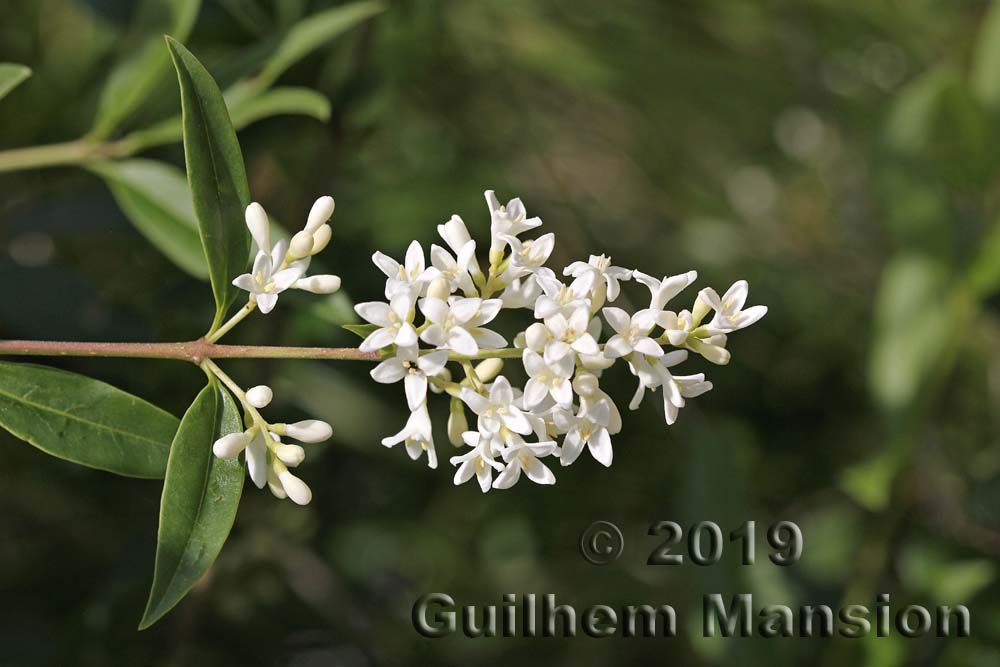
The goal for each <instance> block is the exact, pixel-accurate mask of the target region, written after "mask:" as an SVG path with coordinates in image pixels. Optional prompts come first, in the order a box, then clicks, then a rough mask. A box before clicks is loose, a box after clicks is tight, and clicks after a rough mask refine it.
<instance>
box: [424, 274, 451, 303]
mask: <svg viewBox="0 0 1000 667" xmlns="http://www.w3.org/2000/svg"><path fill="white" fill-rule="evenodd" d="M450 294H451V289H450V288H449V287H448V281H447V280H445V279H444V278H440V277H438V278H435V279H434V280H432V281H431V284H430V287H428V288H427V297H428V298H429V299H441V300H442V301H447V300H448V296H449V295H450Z"/></svg>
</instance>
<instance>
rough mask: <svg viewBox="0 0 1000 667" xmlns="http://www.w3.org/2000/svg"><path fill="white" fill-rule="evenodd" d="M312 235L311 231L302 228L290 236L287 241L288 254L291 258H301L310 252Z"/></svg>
mask: <svg viewBox="0 0 1000 667" xmlns="http://www.w3.org/2000/svg"><path fill="white" fill-rule="evenodd" d="M312 249H313V235H312V232H307V231H306V230H304V229H303V230H302V231H301V232H298V233H296V234H295V236H293V237H292V240H291V241H290V242H289V243H288V255H289V257H291V258H292V259H302V258H303V257H308V256H309V255H311V254H312Z"/></svg>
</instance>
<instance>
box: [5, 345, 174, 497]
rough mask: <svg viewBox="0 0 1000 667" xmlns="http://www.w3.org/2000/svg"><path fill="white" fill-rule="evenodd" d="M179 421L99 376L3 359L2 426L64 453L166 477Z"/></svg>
mask: <svg viewBox="0 0 1000 667" xmlns="http://www.w3.org/2000/svg"><path fill="white" fill-rule="evenodd" d="M177 424H178V422H177V418H176V417H174V416H173V415H171V414H169V413H167V412H165V411H163V410H161V409H160V408H158V407H156V406H155V405H152V404H150V403H147V402H146V401H144V400H142V399H141V398H138V397H136V396H132V395H131V394H127V393H125V392H124V391H121V390H120V389H116V388H115V387H112V386H111V385H109V384H105V383H104V382H100V381H99V380H94V379H92V378H89V377H86V376H83V375H77V374H76V373H69V372H66V371H62V370H58V369H55V368H49V367H47V366H37V365H35V364H12V363H9V362H0V426H2V427H3V428H5V429H7V430H8V431H10V432H11V433H12V434H14V435H15V436H17V437H18V438H21V439H22V440H24V441H26V442H28V443H29V444H31V445H34V446H35V447H37V448H38V449H40V450H42V451H43V452H46V453H48V454H51V455H53V456H56V457H59V458H61V459H65V460H67V461H72V462H74V463H79V464H81V465H85V466H89V467H91V468H98V469H99V470H107V471H109V472H113V473H117V474H119V475H127V476H129V477H146V478H150V479H159V478H162V477H163V474H164V471H165V470H166V467H167V455H168V452H169V450H170V441H171V440H172V439H173V437H174V433H175V432H176V431H177Z"/></svg>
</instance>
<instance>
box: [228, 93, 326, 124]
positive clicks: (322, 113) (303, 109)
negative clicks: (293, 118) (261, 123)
mask: <svg viewBox="0 0 1000 667" xmlns="http://www.w3.org/2000/svg"><path fill="white" fill-rule="evenodd" d="M282 114H295V115H301V116H311V117H313V118H315V119H317V120H322V121H326V120H329V118H330V100H328V99H326V97H324V96H323V95H321V94H320V93H317V92H316V91H315V90H311V89H309V88H274V89H272V90H269V91H267V92H265V93H261V94H260V95H257V96H255V97H251V98H248V99H245V100H243V101H242V102H239V103H237V104H235V105H233V125H234V126H235V127H236V129H238V130H239V129H242V128H244V127H246V126H247V125H250V124H251V123H255V122H257V121H258V120H261V119H263V118H268V117H270V116H280V115H282Z"/></svg>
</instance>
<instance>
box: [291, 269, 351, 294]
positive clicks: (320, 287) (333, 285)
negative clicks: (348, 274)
mask: <svg viewBox="0 0 1000 667" xmlns="http://www.w3.org/2000/svg"><path fill="white" fill-rule="evenodd" d="M294 287H295V289H301V290H305V291H307V292H312V293H313V294H333V293H334V292H336V291H337V290H339V289H340V277H339V276H331V275H328V274H321V275H318V276H308V277H306V278H299V279H298V280H296V281H295V285H294Z"/></svg>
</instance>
